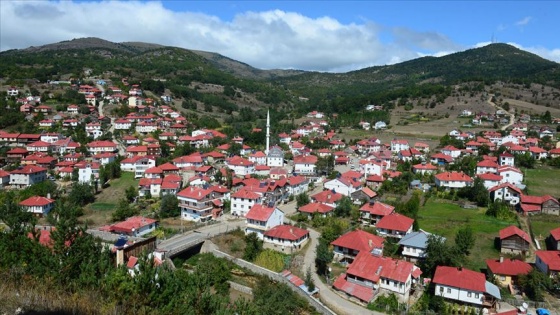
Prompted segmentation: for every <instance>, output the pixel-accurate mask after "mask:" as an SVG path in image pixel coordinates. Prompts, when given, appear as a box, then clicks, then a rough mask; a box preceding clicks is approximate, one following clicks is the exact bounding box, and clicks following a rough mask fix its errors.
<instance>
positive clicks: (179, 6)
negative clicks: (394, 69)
mask: <svg viewBox="0 0 560 315" xmlns="http://www.w3.org/2000/svg"><path fill="white" fill-rule="evenodd" d="M558 21H560V2H557V1H540V2H539V1H162V2H159V1H127V2H118V1H102V2H99V1H8V2H6V1H2V2H1V3H0V50H7V49H14V48H26V47H28V46H32V45H33V46H37V45H42V44H47V43H52V42H57V41H62V40H69V39H72V38H79V37H100V38H103V39H107V40H110V41H115V42H122V41H144V42H151V43H158V44H163V45H172V46H178V47H183V48H189V49H199V50H207V51H213V52H218V53H220V54H222V55H225V56H228V57H230V58H233V59H236V60H239V61H242V62H245V63H248V64H250V65H252V66H255V67H258V68H262V69H272V68H291V69H304V70H318V71H331V72H340V71H348V70H353V69H358V68H363V67H366V66H372V65H382V64H392V63H396V62H402V61H405V60H409V59H413V58H418V57H420V56H425V55H431V56H443V55H445V54H449V53H452V52H456V51H461V50H465V49H469V48H474V47H480V46H483V45H486V44H488V43H489V42H490V41H491V40H492V38H494V40H495V41H498V42H503V43H510V44H512V45H515V46H517V47H519V48H521V49H525V50H528V51H531V52H533V53H536V54H538V55H540V56H542V57H544V58H547V59H549V60H554V61H556V62H560V37H558V36H557V34H555V30H557V29H558ZM21 25H26V26H27V27H21ZM37 30H48V32H37Z"/></svg>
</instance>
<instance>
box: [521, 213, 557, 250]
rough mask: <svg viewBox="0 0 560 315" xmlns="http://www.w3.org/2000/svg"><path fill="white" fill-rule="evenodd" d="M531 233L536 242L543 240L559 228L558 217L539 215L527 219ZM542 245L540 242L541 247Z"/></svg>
mask: <svg viewBox="0 0 560 315" xmlns="http://www.w3.org/2000/svg"><path fill="white" fill-rule="evenodd" d="M529 222H530V224H531V231H532V232H533V236H534V237H535V238H537V239H538V240H544V239H545V238H546V237H547V236H548V234H550V231H551V230H554V229H555V228H558V227H560V217H558V216H555V215H547V214H539V215H532V216H530V217H529ZM542 245H543V243H542V242H541V246H542Z"/></svg>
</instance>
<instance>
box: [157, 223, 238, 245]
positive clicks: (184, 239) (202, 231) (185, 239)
mask: <svg viewBox="0 0 560 315" xmlns="http://www.w3.org/2000/svg"><path fill="white" fill-rule="evenodd" d="M243 226H245V220H241V219H239V220H236V221H229V220H226V217H222V220H221V221H219V222H218V223H216V224H212V225H208V226H204V227H201V228H199V229H196V230H194V231H188V232H185V233H183V234H178V235H175V236H173V237H171V238H169V239H166V240H163V241H161V242H160V243H159V244H158V249H162V250H166V251H172V250H174V249H176V248H178V247H181V246H182V245H183V244H186V243H190V242H193V241H196V240H201V239H204V238H206V237H213V236H216V235H218V234H222V233H224V232H227V231H231V230H234V229H236V228H237V227H243Z"/></svg>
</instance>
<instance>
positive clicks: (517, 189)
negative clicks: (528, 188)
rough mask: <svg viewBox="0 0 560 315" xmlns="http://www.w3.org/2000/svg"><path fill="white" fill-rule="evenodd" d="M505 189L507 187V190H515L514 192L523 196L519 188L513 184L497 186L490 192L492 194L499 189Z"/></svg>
mask: <svg viewBox="0 0 560 315" xmlns="http://www.w3.org/2000/svg"><path fill="white" fill-rule="evenodd" d="M504 187H507V188H509V189H511V190H513V191H515V192H516V193H518V194H519V195H521V189H519V188H517V187H516V186H514V185H512V184H510V183H503V184H499V185H496V186H494V187H492V188H490V189H489V190H488V191H489V192H492V191H496V190H498V189H502V188H504Z"/></svg>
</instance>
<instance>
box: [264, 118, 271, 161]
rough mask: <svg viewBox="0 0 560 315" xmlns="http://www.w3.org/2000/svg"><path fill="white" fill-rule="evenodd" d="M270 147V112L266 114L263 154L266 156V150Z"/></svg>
mask: <svg viewBox="0 0 560 315" xmlns="http://www.w3.org/2000/svg"><path fill="white" fill-rule="evenodd" d="M269 147H270V110H268V111H267V112H266V150H265V151H264V154H266V155H267V156H268V149H269Z"/></svg>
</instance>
